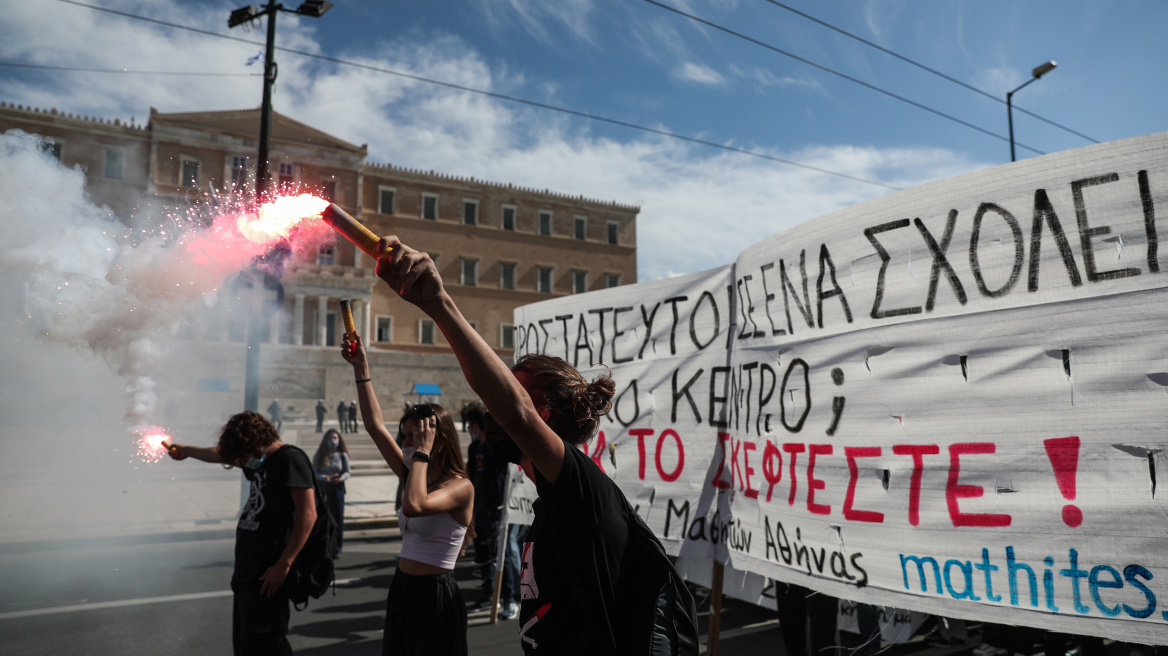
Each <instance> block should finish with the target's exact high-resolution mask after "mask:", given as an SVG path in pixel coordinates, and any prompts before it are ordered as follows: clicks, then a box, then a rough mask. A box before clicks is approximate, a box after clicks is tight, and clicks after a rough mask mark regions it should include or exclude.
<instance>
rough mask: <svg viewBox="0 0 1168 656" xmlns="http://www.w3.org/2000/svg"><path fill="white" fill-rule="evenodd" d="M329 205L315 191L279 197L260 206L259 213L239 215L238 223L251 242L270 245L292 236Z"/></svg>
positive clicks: (240, 229)
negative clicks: (304, 223) (304, 222)
mask: <svg viewBox="0 0 1168 656" xmlns="http://www.w3.org/2000/svg"><path fill="white" fill-rule="evenodd" d="M328 206H329V202H328V201H327V200H325V199H323V198H318V197H316V196H313V195H312V194H300V195H299V196H280V197H278V198H276V199H275V200H272V201H269V202H267V203H264V204H263V205H260V209H259V216H256V215H255V214H242V215H240V217H239V218H238V219H237V220H236V223H235V226H236V227H237V228H238V229H239V232H240V234H242V235H243V236H244V237H246V238H247V239H248V240H249V241H253V242H255V243H257V244H267V243H271V242H274V241H276V240H278V239H281V238H285V237H289V236H291V235H292V232H293V231H294V230H295V229H296V227H297V226H299V225H300V223H301V222H302V221H304V220H306V219H314V218H316V217H319V216H320V213H321V212H323V211H324V210H325V208H327V207H328Z"/></svg>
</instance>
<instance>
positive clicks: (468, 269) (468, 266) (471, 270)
mask: <svg viewBox="0 0 1168 656" xmlns="http://www.w3.org/2000/svg"><path fill="white" fill-rule="evenodd" d="M478 281H479V263H478V261H477V260H463V261H462V284H464V285H466V286H467V287H474V286H475V285H477V284H479V282H478Z"/></svg>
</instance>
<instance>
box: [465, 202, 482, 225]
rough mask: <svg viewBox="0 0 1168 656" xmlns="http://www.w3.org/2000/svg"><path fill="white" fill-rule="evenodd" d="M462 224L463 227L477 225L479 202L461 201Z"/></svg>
mask: <svg viewBox="0 0 1168 656" xmlns="http://www.w3.org/2000/svg"><path fill="white" fill-rule="evenodd" d="M462 222H463V224H465V225H478V224H479V202H478V201H477V200H464V201H462Z"/></svg>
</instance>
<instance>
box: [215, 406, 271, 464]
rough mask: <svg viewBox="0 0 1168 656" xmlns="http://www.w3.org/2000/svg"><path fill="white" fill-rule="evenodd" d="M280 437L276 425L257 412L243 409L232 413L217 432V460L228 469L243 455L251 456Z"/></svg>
mask: <svg viewBox="0 0 1168 656" xmlns="http://www.w3.org/2000/svg"><path fill="white" fill-rule="evenodd" d="M278 439H280V434H279V433H277V432H276V427H275V426H273V425H272V424H271V422H269V421H268V420H267V419H265V418H264V416H263V415H261V414H259V413H258V412H252V411H250V410H245V411H243V412H241V413H239V414H237V415H232V417H231V418H230V419H228V420H227V423H226V424H223V429H222V430H221V431H220V432H219V444H218V445H217V448H218V450H219V460H221V461H222V462H223V466H224V467H226V468H228V469H230V468H231V467H234V466H235V465H236V463H238V462H239V461H240V459H241V458H243V457H244V456H248V457H250V456H252V455H253V454H254V453H255V452H256V451H259V450H261V449H263V448H264V447H266V446H269V445H271V444H272V443H273V442H275V441H276V440H278Z"/></svg>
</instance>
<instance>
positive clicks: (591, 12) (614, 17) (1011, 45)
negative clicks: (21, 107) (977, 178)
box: [0, 0, 1168, 280]
mask: <svg viewBox="0 0 1168 656" xmlns="http://www.w3.org/2000/svg"><path fill="white" fill-rule="evenodd" d="M86 1H89V2H92V3H93V4H98V5H100V6H103V7H108V8H112V9H117V10H120V11H126V12H130V13H134V14H140V15H144V16H149V17H152V18H157V19H160V20H165V21H170V22H174V23H179V24H183V25H189V26H192V27H198V28H201V29H207V30H212V31H215V32H220V33H225V34H226V33H229V32H228V30H227V28H226V17H227V14H228V13H229V12H230V10H231V9H233V8H235V7H236V6H239V5H237V4H235V3H222V2H197V1H186V2H177V1H175V0H154V1H149V2H148V1H134V0H86ZM660 1H661V2H662V4H666V5H668V6H671V7H674V8H676V9H679V10H681V11H684V12H686V13H689V14H693V15H696V16H699V17H701V18H703V19H705V20H708V21H710V22H713V23H716V24H719V25H722V26H724V27H726V28H727V29H730V30H734V31H737V32H740V33H742V34H745V35H747V36H749V37H751V38H754V39H757V40H759V41H763V42H765V43H767V44H770V45H772V46H774V47H776V48H779V49H782V50H786V51H788V52H790V53H792V54H795V55H798V56H800V57H803V58H806V59H809V60H813V61H815V62H817V63H819V64H821V65H823V66H825V67H828V68H832V69H835V70H837V71H839V72H841V73H843V74H846V75H848V76H851V77H854V78H857V79H860V80H862V81H864V82H867V83H868V84H871V85H874V86H878V87H881V88H884V89H886V90H887V91H889V92H891V93H894V94H897V95H900V96H904V97H906V98H908V99H910V100H912V101H915V102H917V103H920V104H923V105H928V106H929V107H931V108H933V109H936V110H937V111H940V112H944V113H946V114H950V115H952V116H955V117H956V118H959V119H961V120H962V121H965V122H967V123H971V124H973V125H976V126H978V127H980V128H982V129H984V130H988V131H990V132H995V133H998V134H1000V135H1005V134H1006V133H1007V125H1006V109H1005V106H1004V105H1003V104H1001V103H999V102H996V101H994V100H992V99H990V98H986V97H984V96H981V95H978V94H977V93H974V92H972V91H970V90H968V89H965V88H962V87H960V86H958V85H956V84H954V83H952V82H949V81H946V80H944V79H941V78H939V77H937V76H935V75H932V74H930V73H927V72H925V71H922V70H920V69H919V68H916V67H914V66H912V65H910V64H908V63H905V62H903V61H900V60H898V59H895V58H894V57H891V56H890V55H888V54H885V53H883V52H880V51H878V50H876V49H874V48H871V47H869V46H867V45H864V44H862V43H859V42H857V41H855V40H853V39H851V38H849V37H847V36H844V35H842V34H840V33H838V32H835V31H832V30H831V29H829V28H827V27H824V26H822V25H819V24H816V23H814V22H812V21H810V20H808V19H807V18H804V17H802V16H799V15H797V14H795V13H792V12H791V11H788V10H787V9H784V8H782V7H780V6H777V5H775V4H773V3H770V2H767V1H766V0H686V1H679V0H660ZM296 3H297V0H292V2H291V3H290V4H292V5H295V4H296ZM4 4H5V5H6V8H5V16H6V18H5V20H4V21H3V23H2V24H0V61H3V62H19V63H33V64H42V65H54V66H82V67H94V68H129V69H132V70H133V69H138V70H153V71H176V72H178V71H183V72H191V71H195V72H218V73H252V72H258V71H256V69H257V68H258V67H257V66H252V67H250V68H249V67H247V66H246V65H245V63H246V60H247V58H248V57H249V56H251V55H254V54H255V53H256V50H257V48H256V47H255V46H250V45H247V44H242V43H235V42H231V41H227V40H222V39H216V38H213V37H208V36H203V35H198V34H193V33H189V32H181V31H176V30H173V29H170V28H166V27H161V26H158V25H151V24H148V23H143V22H140V21H134V20H130V19H127V18H123V17H118V16H113V15H109V14H104V13H100V12H96V11H94V10H92V9H85V8H81V7H77V6H74V5H69V4H65V3H62V2H58V1H56V0H35V1H31V2H15V1H14V0H9V1H8V2H5V3H4ZM784 4H786V5H788V6H790V7H792V8H794V9H797V10H799V11H802V12H804V13H806V14H809V15H811V16H813V17H815V18H818V19H820V20H822V21H824V22H827V23H830V24H832V25H835V26H836V27H839V28H840V29H842V30H846V31H848V32H851V33H852V34H855V35H857V36H859V37H861V38H863V39H866V40H868V41H872V42H874V43H876V44H879V45H880V46H883V47H884V48H887V49H890V50H893V51H895V52H897V53H899V54H901V55H904V56H906V57H909V58H911V59H914V60H916V61H919V62H921V63H923V64H925V65H927V66H929V67H931V68H934V69H937V70H939V71H941V72H943V73H945V74H947V75H949V76H951V77H953V78H956V79H958V80H961V81H962V82H965V83H966V84H969V85H972V86H975V87H977V88H979V89H982V90H984V91H986V92H989V93H990V94H992V95H994V96H997V97H1002V98H1004V96H1005V93H1006V92H1007V91H1008V90H1010V89H1012V88H1014V87H1016V86H1017V85H1019V84H1021V83H1022V82H1024V81H1026V79H1028V78H1029V75H1030V73H1029V71H1030V69H1031V68H1033V67H1034V66H1037V65H1038V64H1041V63H1043V62H1045V61H1048V60H1052V59H1053V60H1056V61H1057V62H1058V68H1057V69H1056V70H1054V71H1053V72H1051V73H1049V74H1048V75H1047V76H1045V77H1043V78H1042V79H1041V80H1039V81H1037V82H1035V83H1033V84H1031V85H1030V86H1028V87H1027V88H1025V89H1024V90H1022V91H1020V92H1019V93H1018V95H1017V96H1016V97H1015V100H1016V101H1017V104H1018V105H1019V106H1021V107H1023V108H1025V109H1028V110H1030V111H1032V112H1034V113H1036V114H1039V115H1041V116H1043V117H1046V118H1048V119H1050V120H1052V121H1055V122H1057V123H1060V124H1062V125H1065V126H1067V127H1070V128H1072V129H1074V130H1076V131H1078V132H1081V133H1083V134H1085V135H1087V136H1089V137H1092V138H1094V139H1096V140H1099V141H1110V140H1114V139H1121V138H1125V137H1132V136H1138V135H1142V134H1148V133H1152V132H1158V131H1162V130H1164V129H1166V126H1165V122H1166V121H1165V119H1166V117H1168V79H1166V78H1168V67H1166V66H1165V65H1164V64H1165V62H1168V45H1166V43H1165V38H1164V32H1165V28H1168V4H1166V3H1163V2H1154V1H1151V0H1144V1H1142V2H1141V1H1136V0H1130V1H1127V0H1117V1H1113V2H1098V1H1097V0H1095V1H1078V0H1066V1H1057V2H1056V1H1035V2H999V1H979V2H976V3H975V2H948V1H937V2H923V1H918V2H903V1H889V0H872V1H868V2H858V1H857V2H832V3H824V2H820V3H815V2H810V1H808V0H786V2H784ZM335 5H336V6H335V7H334V8H333V9H332V10H331V11H330V12H329V13H328V14H326V15H325V16H324V17H323V18H320V19H297V18H294V17H289V16H287V15H282V16H281V18H280V19H279V21H280V22H279V27H280V34H279V42H278V43H279V45H281V46H286V47H290V48H297V49H301V50H306V51H310V52H317V53H321V54H325V55H328V56H332V57H338V58H343V59H350V60H355V61H360V62H363V63H366V64H370V65H374V66H378V67H383V68H390V69H394V70H399V71H403V72H410V73H414V74H416V75H421V76H424V77H428V78H433V79H439V80H443V81H448V82H452V83H456V84H461V85H464V86H469V87H474V88H478V89H484V90H489V91H493V92H496V93H501V94H506V95H511V96H517V97H521V98H526V99H530V100H534V101H538V102H544V103H548V104H552V105H557V106H562V107H567V108H571V109H574V110H578V111H583V112H588V113H592V114H597V115H602V116H606V117H609V118H612V119H616V120H620V121H626V122H630V123H635V124H639V125H644V126H649V127H653V128H657V129H662V130H667V131H671V132H676V133H680V134H685V135H689V136H693V137H698V138H701V139H705V140H708V141H713V142H716V143H721V144H726V145H730V146H734V147H738V148H744V149H747V150H752V151H757V152H760V153H765V154H767V155H770V156H773V157H778V158H782V159H788V160H794V161H798V162H803V163H806V164H810V165H813V166H817V167H819V168H823V169H829V170H833V171H838V172H841V173H845V174H848V175H851V176H854V177H859V178H864V179H868V180H875V181H879V182H882V183H885V184H888V185H892V186H896V187H905V188H907V187H912V186H915V185H918V184H921V183H924V182H928V181H930V180H935V179H940V178H945V177H949V176H951V175H955V174H958V173H962V172H966V171H970V170H976V169H981V168H985V167H989V166H995V165H999V164H1003V163H1006V162H1008V161H1009V146H1008V144H1007V142H1005V141H1001V140H999V139H997V138H994V137H992V136H988V135H986V134H983V133H981V132H978V131H976V130H974V129H971V128H969V127H966V126H964V125H960V124H958V123H955V122H952V121H949V120H946V119H944V118H941V117H939V116H936V115H934V114H931V113H929V112H927V111H924V110H922V109H919V108H916V107H913V106H910V105H908V104H905V103H903V102H901V101H898V100H894V99H892V98H889V97H887V96H885V95H882V94H880V93H878V92H876V91H873V90H870V89H867V88H864V87H862V86H860V85H858V84H856V83H854V82H850V81H847V80H844V79H842V78H840V77H837V76H835V75H832V74H830V73H827V72H824V71H822V70H819V69H817V68H814V67H812V66H809V65H807V64H805V63H800V62H798V61H796V60H794V59H791V58H789V57H786V56H783V55H781V54H778V53H776V52H773V51H770V50H767V49H765V48H762V47H760V46H758V45H755V44H752V43H749V42H747V41H744V40H742V39H739V38H737V37H734V36H732V35H729V34H726V33H725V32H722V31H719V30H716V29H714V28H711V27H709V26H705V25H702V24H699V23H697V22H695V21H693V20H691V19H689V18H686V17H683V16H680V15H678V14H676V13H674V12H670V11H668V10H666V9H663V8H661V7H658V6H655V5H653V4H650V3H649V2H645V1H643V0H621V1H617V0H556V1H554V2H549V1H547V0H431V1H429V2H409V3H405V2H393V3H390V2H369V1H364V2H359V1H357V0H335ZM230 34H232V35H234V36H241V37H245V38H251V39H254V40H257V41H260V40H262V38H263V31H262V29H260V30H257V31H252V32H251V33H250V34H248V33H245V32H244V31H243V30H241V29H238V28H237V29H235V30H232V31H231V32H230ZM277 60H278V62H279V64H280V78H279V82H278V84H277V92H276V96H275V106H276V109H277V111H280V112H283V113H285V114H288V115H290V116H293V117H294V118H297V119H299V120H302V121H305V122H307V123H309V124H311V125H314V126H316V127H318V128H320V129H323V130H325V131H327V132H330V133H332V134H335V135H337V136H339V137H341V138H344V139H347V140H350V141H353V142H355V143H358V144H360V143H368V144H369V148H370V153H371V159H372V160H374V161H379V162H392V163H394V164H398V165H402V166H409V167H417V168H424V169H435V170H441V171H445V172H448V173H454V174H459V175H470V176H475V177H476V178H484V179H489V180H496V181H500V182H513V183H516V184H519V185H524V186H532V187H539V188H543V187H548V188H552V189H555V190H558V191H561V192H565V193H571V194H584V195H587V196H590V197H596V198H603V199H613V200H618V201H621V202H629V203H639V204H640V205H641V206H642V212H641V215H640V219H639V224H638V235H639V257H638V260H639V268H640V278H641V279H642V280H650V279H656V278H661V277H666V276H670V275H676V274H681V273H688V272H693V271H699V270H703V269H706V268H709V267H712V266H717V265H720V264H724V263H726V262H729V261H730V260H731V259H733V257H734V255H735V254H736V253H737V252H738V251H739V250H741V249H742V248H744V247H746V246H748V245H750V244H752V243H754V242H756V241H758V240H760V239H762V238H764V237H766V236H768V235H771V234H774V233H777V232H780V231H781V230H783V229H785V228H788V227H790V226H793V225H796V224H798V223H801V222H803V221H806V220H809V219H812V218H814V217H816V216H819V215H822V214H825V213H827V212H830V211H832V210H835V209H839V208H841V207H846V206H848V205H851V204H854V203H857V202H862V201H864V200H867V199H870V198H873V197H876V196H880V195H883V194H886V193H891V192H890V191H889V190H888V189H886V188H883V187H879V186H874V185H870V184H865V183H863V182H857V181H854V180H848V179H843V178H838V177H832V176H828V175H824V174H821V173H815V172H812V171H807V170H804V169H798V168H794V167H790V166H786V165H783V164H778V163H775V162H771V161H766V160H762V159H758V158H753V157H748V156H744V155H740V154H734V153H728V152H725V151H721V150H717V149H713V148H709V147H705V146H700V145H696V144H691V143H685V142H680V141H677V140H673V139H668V138H665V137H661V136H656V135H650V134H646V133H643V132H638V131H634V130H630V129H627V128H622V127H617V126H612V125H607V124H604V123H597V122H594V121H589V120H587V119H582V118H576V117H570V116H566V115H563V114H557V113H554V112H549V111H546V110H541V109H535V108H532V107H528V106H524V105H517V104H514V103H509V102H506V101H501V100H496V99H491V98H486V97H483V96H476V95H473V94H467V93H464V92H458V91H453V90H450V89H445V88H442V87H435V86H433V85H428V84H425V83H421V82H416V81H409V80H403V79H401V78H395V77H392V76H389V75H384V74H380V73H374V72H368V71H362V70H359V69H354V68H351V67H345V66H339V65H336V64H331V63H325V62H321V61H318V60H312V59H308V58H305V57H301V56H296V55H291V54H283V53H281V54H279V55H278V56H277ZM259 98H260V81H259V79H258V78H255V77H238V78H224V77H217V78H210V77H207V78H197V77H196V78H192V77H161V76H140V75H106V74H82V73H69V72H50V71H42V70H29V69H17V68H10V67H0V100H6V101H9V102H16V103H21V104H26V105H28V104H31V105H35V106H41V107H56V108H58V109H60V110H62V111H70V112H74V113H78V112H79V113H85V114H91V115H100V116H104V117H109V118H113V117H119V118H122V119H123V120H126V119H129V118H130V117H131V116H134V117H135V118H136V120H138V121H142V119H143V118H144V117H145V116H146V115H147V113H148V111H149V108H150V107H156V108H158V109H159V110H160V111H198V110H217V109H235V108H242V107H254V106H256V105H258V104H259ZM1015 133H1016V138H1017V140H1018V142H1019V143H1022V144H1025V145H1027V146H1030V147H1033V148H1035V149H1037V150H1040V151H1043V152H1047V153H1052V152H1057V151H1062V150H1066V149H1070V148H1077V147H1080V146H1085V145H1088V144H1090V143H1091V142H1089V141H1087V140H1085V139H1083V138H1081V137H1079V136H1076V135H1074V134H1071V133H1069V132H1066V131H1064V130H1061V129H1058V128H1056V127H1053V126H1050V125H1048V124H1046V123H1043V122H1041V121H1039V120H1037V119H1034V118H1031V117H1029V116H1026V115H1024V114H1020V113H1017V112H1016V113H1015ZM1018 156H1019V158H1020V159H1021V158H1025V157H1033V156H1035V153H1033V152H1031V151H1029V150H1026V149H1024V148H1021V147H1020V148H1019V149H1018Z"/></svg>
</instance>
